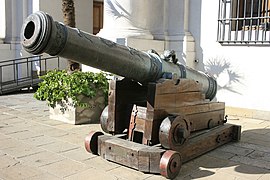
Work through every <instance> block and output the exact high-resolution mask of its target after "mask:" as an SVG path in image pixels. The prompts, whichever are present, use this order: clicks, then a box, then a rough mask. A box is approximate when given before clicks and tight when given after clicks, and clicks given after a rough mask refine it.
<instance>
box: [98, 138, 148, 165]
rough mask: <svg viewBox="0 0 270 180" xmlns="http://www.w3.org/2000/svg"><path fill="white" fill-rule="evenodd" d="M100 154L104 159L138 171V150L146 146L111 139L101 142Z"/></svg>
mask: <svg viewBox="0 0 270 180" xmlns="http://www.w3.org/2000/svg"><path fill="white" fill-rule="evenodd" d="M101 144H102V146H101V154H102V155H103V158H104V159H107V160H110V161H113V162H117V163H119V164H122V165H125V166H128V167H131V168H134V169H138V166H139V150H140V149H143V148H145V147H147V146H145V145H143V144H138V143H134V142H131V141H127V140H124V139H120V138H116V137H112V138H107V139H106V140H105V141H103V142H102V143H101Z"/></svg>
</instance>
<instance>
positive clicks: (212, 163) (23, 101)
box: [0, 93, 270, 180]
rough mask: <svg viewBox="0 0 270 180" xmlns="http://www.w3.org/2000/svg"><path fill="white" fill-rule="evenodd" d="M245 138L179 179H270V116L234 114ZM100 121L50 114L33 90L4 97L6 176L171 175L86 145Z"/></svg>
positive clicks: (2, 168)
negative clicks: (83, 121)
mask: <svg viewBox="0 0 270 180" xmlns="http://www.w3.org/2000/svg"><path fill="white" fill-rule="evenodd" d="M229 123H233V124H239V125H242V139H241V141H240V142H238V143H230V144H227V145H224V146H222V147H220V148H218V149H216V150H213V151H211V152H209V153H207V154H205V155H203V156H200V157H199V158H196V159H194V160H192V161H190V162H188V163H186V164H184V165H183V166H182V168H181V171H180V174H179V175H178V176H177V178H176V179H215V180H217V179H222V180H226V179H228V180H231V179H237V180H244V179H252V180H255V179H258V180H270V120H269V121H264V120H258V119H248V118H241V117H230V120H229ZM90 130H100V126H99V124H87V125H70V124H65V123H62V122H59V121H53V120H50V119H49V111H48V107H47V106H46V104H45V103H44V102H40V101H37V100H35V99H34V98H33V93H25V94H11V95H4V96H0V179H4V180H11V179H15V180H18V179H27V180H34V179H35V180H42V179H46V180H49V179H50V180H55V179H68V180H70V179H91V180H92V179H97V180H99V179H110V180H113V179H119V180H124V179H131V180H132V179H147V180H154V179H165V178H163V177H162V176H160V175H153V174H144V173H142V172H138V171H136V170H133V169H130V168H127V167H124V166H121V165H119V164H115V163H112V162H108V161H106V160H104V159H102V158H101V157H99V156H94V155H92V154H89V153H87V152H86V151H85V149H84V144H83V143H84V138H85V136H86V135H87V133H88V132H89V131H90Z"/></svg>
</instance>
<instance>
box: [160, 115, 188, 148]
mask: <svg viewBox="0 0 270 180" xmlns="http://www.w3.org/2000/svg"><path fill="white" fill-rule="evenodd" d="M190 129H191V128H190V122H189V120H188V119H187V118H186V117H184V116H181V115H179V116H177V117H174V116H169V117H167V118H165V119H164V120H163V121H162V123H161V125H160V127H159V142H160V144H161V145H162V146H163V147H164V148H166V149H172V150H177V149H178V148H179V147H180V146H182V145H183V144H184V143H185V142H187V141H188V138H189V136H190Z"/></svg>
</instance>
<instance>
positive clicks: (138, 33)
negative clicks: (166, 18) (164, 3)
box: [98, 0, 153, 39]
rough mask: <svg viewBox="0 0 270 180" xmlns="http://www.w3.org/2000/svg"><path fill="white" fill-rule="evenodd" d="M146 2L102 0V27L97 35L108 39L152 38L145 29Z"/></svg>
mask: <svg viewBox="0 0 270 180" xmlns="http://www.w3.org/2000/svg"><path fill="white" fill-rule="evenodd" d="M147 4H148V2H147V1H145V0H104V21H103V29H102V30H101V31H100V33H99V34H98V35H99V36H102V37H105V38H108V39H114V38H128V37H136V38H143V39H153V36H152V34H151V33H150V31H149V30H148V29H146V28H147V17H148V11H147Z"/></svg>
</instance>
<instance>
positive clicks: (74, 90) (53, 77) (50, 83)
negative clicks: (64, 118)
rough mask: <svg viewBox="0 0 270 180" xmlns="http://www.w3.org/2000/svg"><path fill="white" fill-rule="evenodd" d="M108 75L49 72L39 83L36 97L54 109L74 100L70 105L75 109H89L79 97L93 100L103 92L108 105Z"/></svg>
mask: <svg viewBox="0 0 270 180" xmlns="http://www.w3.org/2000/svg"><path fill="white" fill-rule="evenodd" d="M106 75H107V74H106V73H102V72H101V73H93V72H81V71H76V72H74V73H72V74H68V73H67V71H66V70H61V71H60V70H53V71H49V72H48V73H47V74H46V75H44V76H41V77H40V78H41V79H42V82H40V83H39V88H38V90H37V91H36V92H35V94H34V97H35V98H36V99H38V100H41V101H47V104H48V106H50V107H52V108H54V107H55V106H56V103H60V104H61V103H62V102H66V103H68V102H69V101H68V99H72V103H73V104H70V105H73V106H74V107H77V106H81V107H87V104H86V103H83V102H81V101H80V100H79V99H78V96H79V95H84V96H86V97H89V98H93V97H95V96H96V94H97V92H98V91H102V92H103V94H104V98H105V102H106V103H107V101H108V89H109V84H108V79H107V78H106ZM63 108H64V107H63ZM63 110H65V108H64V109H63Z"/></svg>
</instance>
